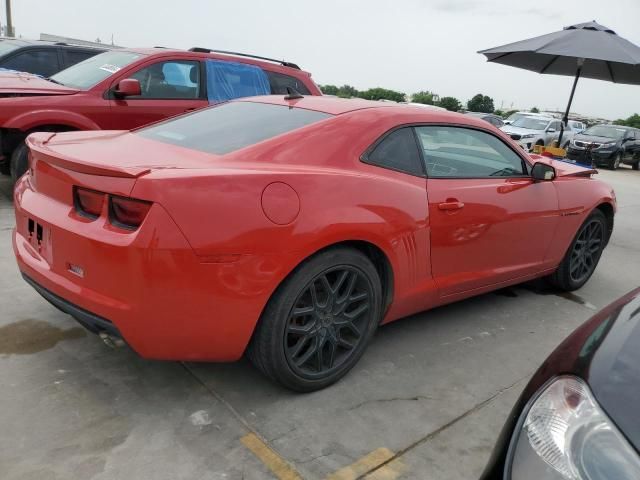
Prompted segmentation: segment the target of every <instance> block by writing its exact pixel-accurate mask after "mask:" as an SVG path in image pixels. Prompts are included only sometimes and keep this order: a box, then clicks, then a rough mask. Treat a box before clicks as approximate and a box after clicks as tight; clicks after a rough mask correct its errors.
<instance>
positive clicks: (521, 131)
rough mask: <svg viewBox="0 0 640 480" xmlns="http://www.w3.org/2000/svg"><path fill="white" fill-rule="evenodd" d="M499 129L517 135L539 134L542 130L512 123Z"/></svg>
mask: <svg viewBox="0 0 640 480" xmlns="http://www.w3.org/2000/svg"><path fill="white" fill-rule="evenodd" d="M500 130H502V131H503V132H505V133H516V134H518V135H540V134H541V133H542V132H543V130H532V129H531V128H522V127H514V126H513V125H505V126H504V127H502V128H501V129H500Z"/></svg>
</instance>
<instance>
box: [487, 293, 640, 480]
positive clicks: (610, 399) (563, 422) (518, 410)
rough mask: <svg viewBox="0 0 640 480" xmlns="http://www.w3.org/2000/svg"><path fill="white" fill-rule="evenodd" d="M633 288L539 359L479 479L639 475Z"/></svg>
mask: <svg viewBox="0 0 640 480" xmlns="http://www.w3.org/2000/svg"><path fill="white" fill-rule="evenodd" d="M639 345H640V289H637V290H635V291H633V292H631V293H629V294H628V295H626V296H624V297H622V298H621V299H619V300H618V301H616V302H614V303H613V304H611V305H609V306H608V307H606V308H605V309H603V310H602V311H601V312H600V313H598V314H596V315H595V316H594V317H593V318H592V319H591V320H589V321H587V322H586V323H585V324H583V325H582V326H581V327H579V328H578V329H577V330H576V331H575V332H573V333H572V334H571V335H570V336H569V337H568V338H567V339H566V340H565V341H564V342H562V344H561V345H560V346H559V347H558V348H557V349H556V350H555V351H554V352H553V353H552V354H551V355H550V356H549V357H548V358H547V359H546V360H545V362H544V363H543V364H542V366H541V367H540V369H539V370H538V371H537V372H536V373H535V375H534V376H533V378H532V379H531V380H530V381H529V384H528V385H527V386H526V387H525V389H524V392H523V393H522V395H521V396H520V399H519V400H518V402H517V403H516V405H515V407H514V408H513V410H512V412H511V414H510V415H509V418H508V419H507V421H506V424H505V426H504V428H503V430H502V433H501V435H500V438H499V440H498V442H497V444H496V447H495V450H494V452H493V455H492V458H491V460H490V462H489V465H488V466H487V468H486V470H485V472H484V474H483V476H482V477H481V478H482V480H494V479H495V480H498V479H499V480H503V479H504V480H529V479H536V480H547V479H548V480H613V479H616V480H635V479H638V478H640V456H639V455H638V452H639V451H640V416H639V415H638V408H637V407H638V398H640V348H638V346H639Z"/></svg>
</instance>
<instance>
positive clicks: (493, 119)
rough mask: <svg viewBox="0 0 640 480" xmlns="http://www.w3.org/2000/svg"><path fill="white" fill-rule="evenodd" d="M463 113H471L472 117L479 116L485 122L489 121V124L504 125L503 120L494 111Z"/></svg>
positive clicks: (469, 113) (498, 126)
mask: <svg viewBox="0 0 640 480" xmlns="http://www.w3.org/2000/svg"><path fill="white" fill-rule="evenodd" d="M464 114H465V115H471V116H472V117H476V118H480V119H482V120H484V121H485V122H489V123H490V124H491V125H493V126H494V127H497V128H500V127H504V125H505V123H504V120H502V117H501V116H500V115H496V114H494V113H483V112H464Z"/></svg>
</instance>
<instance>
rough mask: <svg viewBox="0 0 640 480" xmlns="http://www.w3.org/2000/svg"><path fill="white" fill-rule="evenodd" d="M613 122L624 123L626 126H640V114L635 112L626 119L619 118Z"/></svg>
mask: <svg viewBox="0 0 640 480" xmlns="http://www.w3.org/2000/svg"><path fill="white" fill-rule="evenodd" d="M613 123H614V124H616V125H624V126H626V127H633V128H640V115H638V114H637V113H634V114H633V115H631V116H630V117H628V118H626V119H622V118H619V119H618V120H616V121H614V122H613Z"/></svg>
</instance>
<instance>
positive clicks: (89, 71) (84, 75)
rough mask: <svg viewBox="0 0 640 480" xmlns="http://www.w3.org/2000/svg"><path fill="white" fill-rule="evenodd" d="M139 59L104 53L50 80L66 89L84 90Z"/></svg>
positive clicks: (136, 56) (137, 56)
mask: <svg viewBox="0 0 640 480" xmlns="http://www.w3.org/2000/svg"><path fill="white" fill-rule="evenodd" d="M140 57H142V54H140V53H133V52H119V51H113V52H105V53H101V54H100V55H96V56H95V57H91V58H88V59H87V60H84V61H83V62H80V63H76V64H75V65H73V66H72V67H69V68H67V69H66V70H62V71H61V72H59V73H56V74H55V75H53V76H52V77H51V79H52V80H53V81H55V82H57V83H60V84H62V85H65V86H67V87H72V88H78V89H80V90H86V89H88V88H91V87H93V86H94V85H97V84H98V83H100V82H101V81H102V80H104V79H105V78H107V77H110V76H111V75H113V74H114V73H116V72H117V71H118V70H120V69H122V68H123V67H126V66H127V65H129V64H130V63H133V62H135V61H136V60H137V59H139V58H140Z"/></svg>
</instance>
